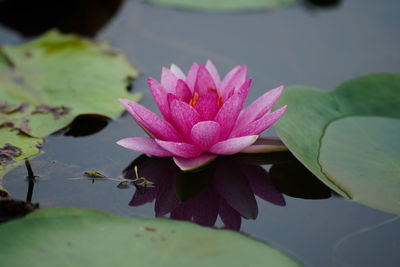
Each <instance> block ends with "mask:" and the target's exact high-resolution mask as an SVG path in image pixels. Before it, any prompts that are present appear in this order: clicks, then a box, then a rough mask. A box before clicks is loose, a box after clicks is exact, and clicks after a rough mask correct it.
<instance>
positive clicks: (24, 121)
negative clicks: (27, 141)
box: [0, 31, 139, 137]
mask: <svg viewBox="0 0 400 267" xmlns="http://www.w3.org/2000/svg"><path fill="white" fill-rule="evenodd" d="M137 74H138V72H137V70H136V69H135V68H133V67H132V66H131V65H130V64H129V63H128V62H127V60H126V59H125V57H124V56H123V55H122V54H121V53H120V52H116V51H113V50H111V49H110V47H109V45H108V44H107V43H93V42H90V41H88V40H85V39H81V38H78V37H76V36H73V35H62V34H60V33H58V32H56V31H51V32H49V33H47V34H45V35H44V36H42V37H40V38H38V39H36V40H34V41H32V42H29V43H26V44H22V45H17V46H3V47H1V50H0V95H1V96H2V99H1V100H0V125H7V126H10V127H14V128H18V129H20V130H22V131H24V132H26V133H27V134H29V135H31V136H35V137H45V136H47V135H49V134H51V133H53V132H55V131H57V130H59V129H61V128H64V127H65V126H67V125H68V124H70V123H71V122H72V120H73V119H74V118H75V117H76V116H78V115H80V114H98V115H102V116H106V117H109V118H117V117H118V116H119V115H120V114H121V113H122V112H123V108H122V107H121V105H118V102H116V101H117V100H116V99H118V98H121V97H126V98H130V99H132V100H138V97H139V95H137V94H136V95H132V94H129V93H128V92H127V90H126V88H127V86H128V84H129V81H130V79H133V78H134V77H136V76H137Z"/></svg>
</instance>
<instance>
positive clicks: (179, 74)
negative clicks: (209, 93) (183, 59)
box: [169, 64, 186, 80]
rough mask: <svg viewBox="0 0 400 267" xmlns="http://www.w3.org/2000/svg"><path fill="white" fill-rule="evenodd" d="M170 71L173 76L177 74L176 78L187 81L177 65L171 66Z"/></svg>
mask: <svg viewBox="0 0 400 267" xmlns="http://www.w3.org/2000/svg"><path fill="white" fill-rule="evenodd" d="M169 69H170V70H171V72H172V73H173V74H175V76H176V78H178V79H181V80H185V78H186V76H185V74H184V73H183V71H182V70H181V68H179V67H178V66H177V65H175V64H171V67H170V68H169Z"/></svg>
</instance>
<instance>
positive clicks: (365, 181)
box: [275, 74, 400, 214]
mask: <svg viewBox="0 0 400 267" xmlns="http://www.w3.org/2000/svg"><path fill="white" fill-rule="evenodd" d="M282 105H288V109H287V111H286V113H285V115H284V116H283V117H282V118H281V119H280V120H279V121H278V123H276V125H275V126H276V130H277V133H278V135H279V136H280V137H281V139H282V141H283V142H284V143H285V144H286V145H287V147H288V148H289V150H290V151H291V152H292V153H293V154H294V155H295V156H296V157H297V158H298V159H299V160H300V161H301V162H302V163H303V164H304V165H305V166H306V167H307V168H308V169H309V170H310V171H311V172H313V173H314V174H315V175H316V176H317V177H319V178H320V179H321V180H322V181H323V182H324V183H325V184H327V185H328V186H329V187H331V188H332V189H333V190H335V191H336V192H338V193H339V194H341V195H343V196H346V197H349V198H351V199H354V200H355V201H358V202H360V203H363V204H365V205H368V206H371V207H375V208H378V209H382V210H385V211H388V212H392V213H397V214H400V205H399V203H400V194H399V192H400V171H399V167H398V166H399V164H400V154H399V136H400V123H399V118H400V108H399V107H400V74H373V75H368V76H364V77H360V78H356V79H353V80H350V81H347V82H344V83H343V84H341V85H339V86H338V87H337V88H336V89H335V90H333V91H331V92H325V91H321V90H317V89H313V88H308V87H291V88H287V90H286V92H285V93H284V94H283V95H282V97H281V99H280V101H279V103H278V104H277V107H279V106H282ZM396 149H397V152H395V151H396ZM393 150H394V151H393ZM396 164H397V166H396Z"/></svg>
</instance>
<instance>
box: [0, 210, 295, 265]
mask: <svg viewBox="0 0 400 267" xmlns="http://www.w3.org/2000/svg"><path fill="white" fill-rule="evenodd" d="M0 235H1V237H2V249H1V250H0V260H1V262H2V264H4V265H5V266H41V267H46V266H96V267H100V266H115V265H117V266H246V265H251V266H299V265H300V264H299V263H298V262H296V261H295V260H293V259H292V258H290V257H289V256H287V255H285V254H284V253H282V252H280V251H279V250H277V249H275V248H273V247H271V246H269V245H267V244H265V243H263V242H260V241H257V240H254V239H252V238H250V237H247V236H245V235H242V234H239V233H235V232H231V231H227V230H214V229H210V228H204V227H200V226H197V225H195V224H191V223H187V222H180V221H172V220H166V219H147V218H128V217H122V216H117V215H112V214H108V213H102V212H95V211H91V210H79V209H73V208H53V209H48V210H40V211H36V212H34V213H32V215H28V216H27V217H26V218H24V219H19V220H14V221H12V222H9V223H5V224H3V225H0Z"/></svg>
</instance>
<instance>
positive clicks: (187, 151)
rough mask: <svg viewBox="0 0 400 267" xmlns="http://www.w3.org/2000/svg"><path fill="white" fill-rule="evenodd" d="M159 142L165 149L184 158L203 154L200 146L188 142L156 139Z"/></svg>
mask: <svg viewBox="0 0 400 267" xmlns="http://www.w3.org/2000/svg"><path fill="white" fill-rule="evenodd" d="M155 141H156V142H157V144H159V145H160V146H161V147H162V148H164V149H165V150H168V151H169V152H171V153H172V154H173V155H174V156H177V157H182V158H194V157H197V156H199V155H200V154H201V151H200V149H199V148H198V147H196V146H194V145H192V144H188V143H178V142H168V141H162V140H159V139H155Z"/></svg>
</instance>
